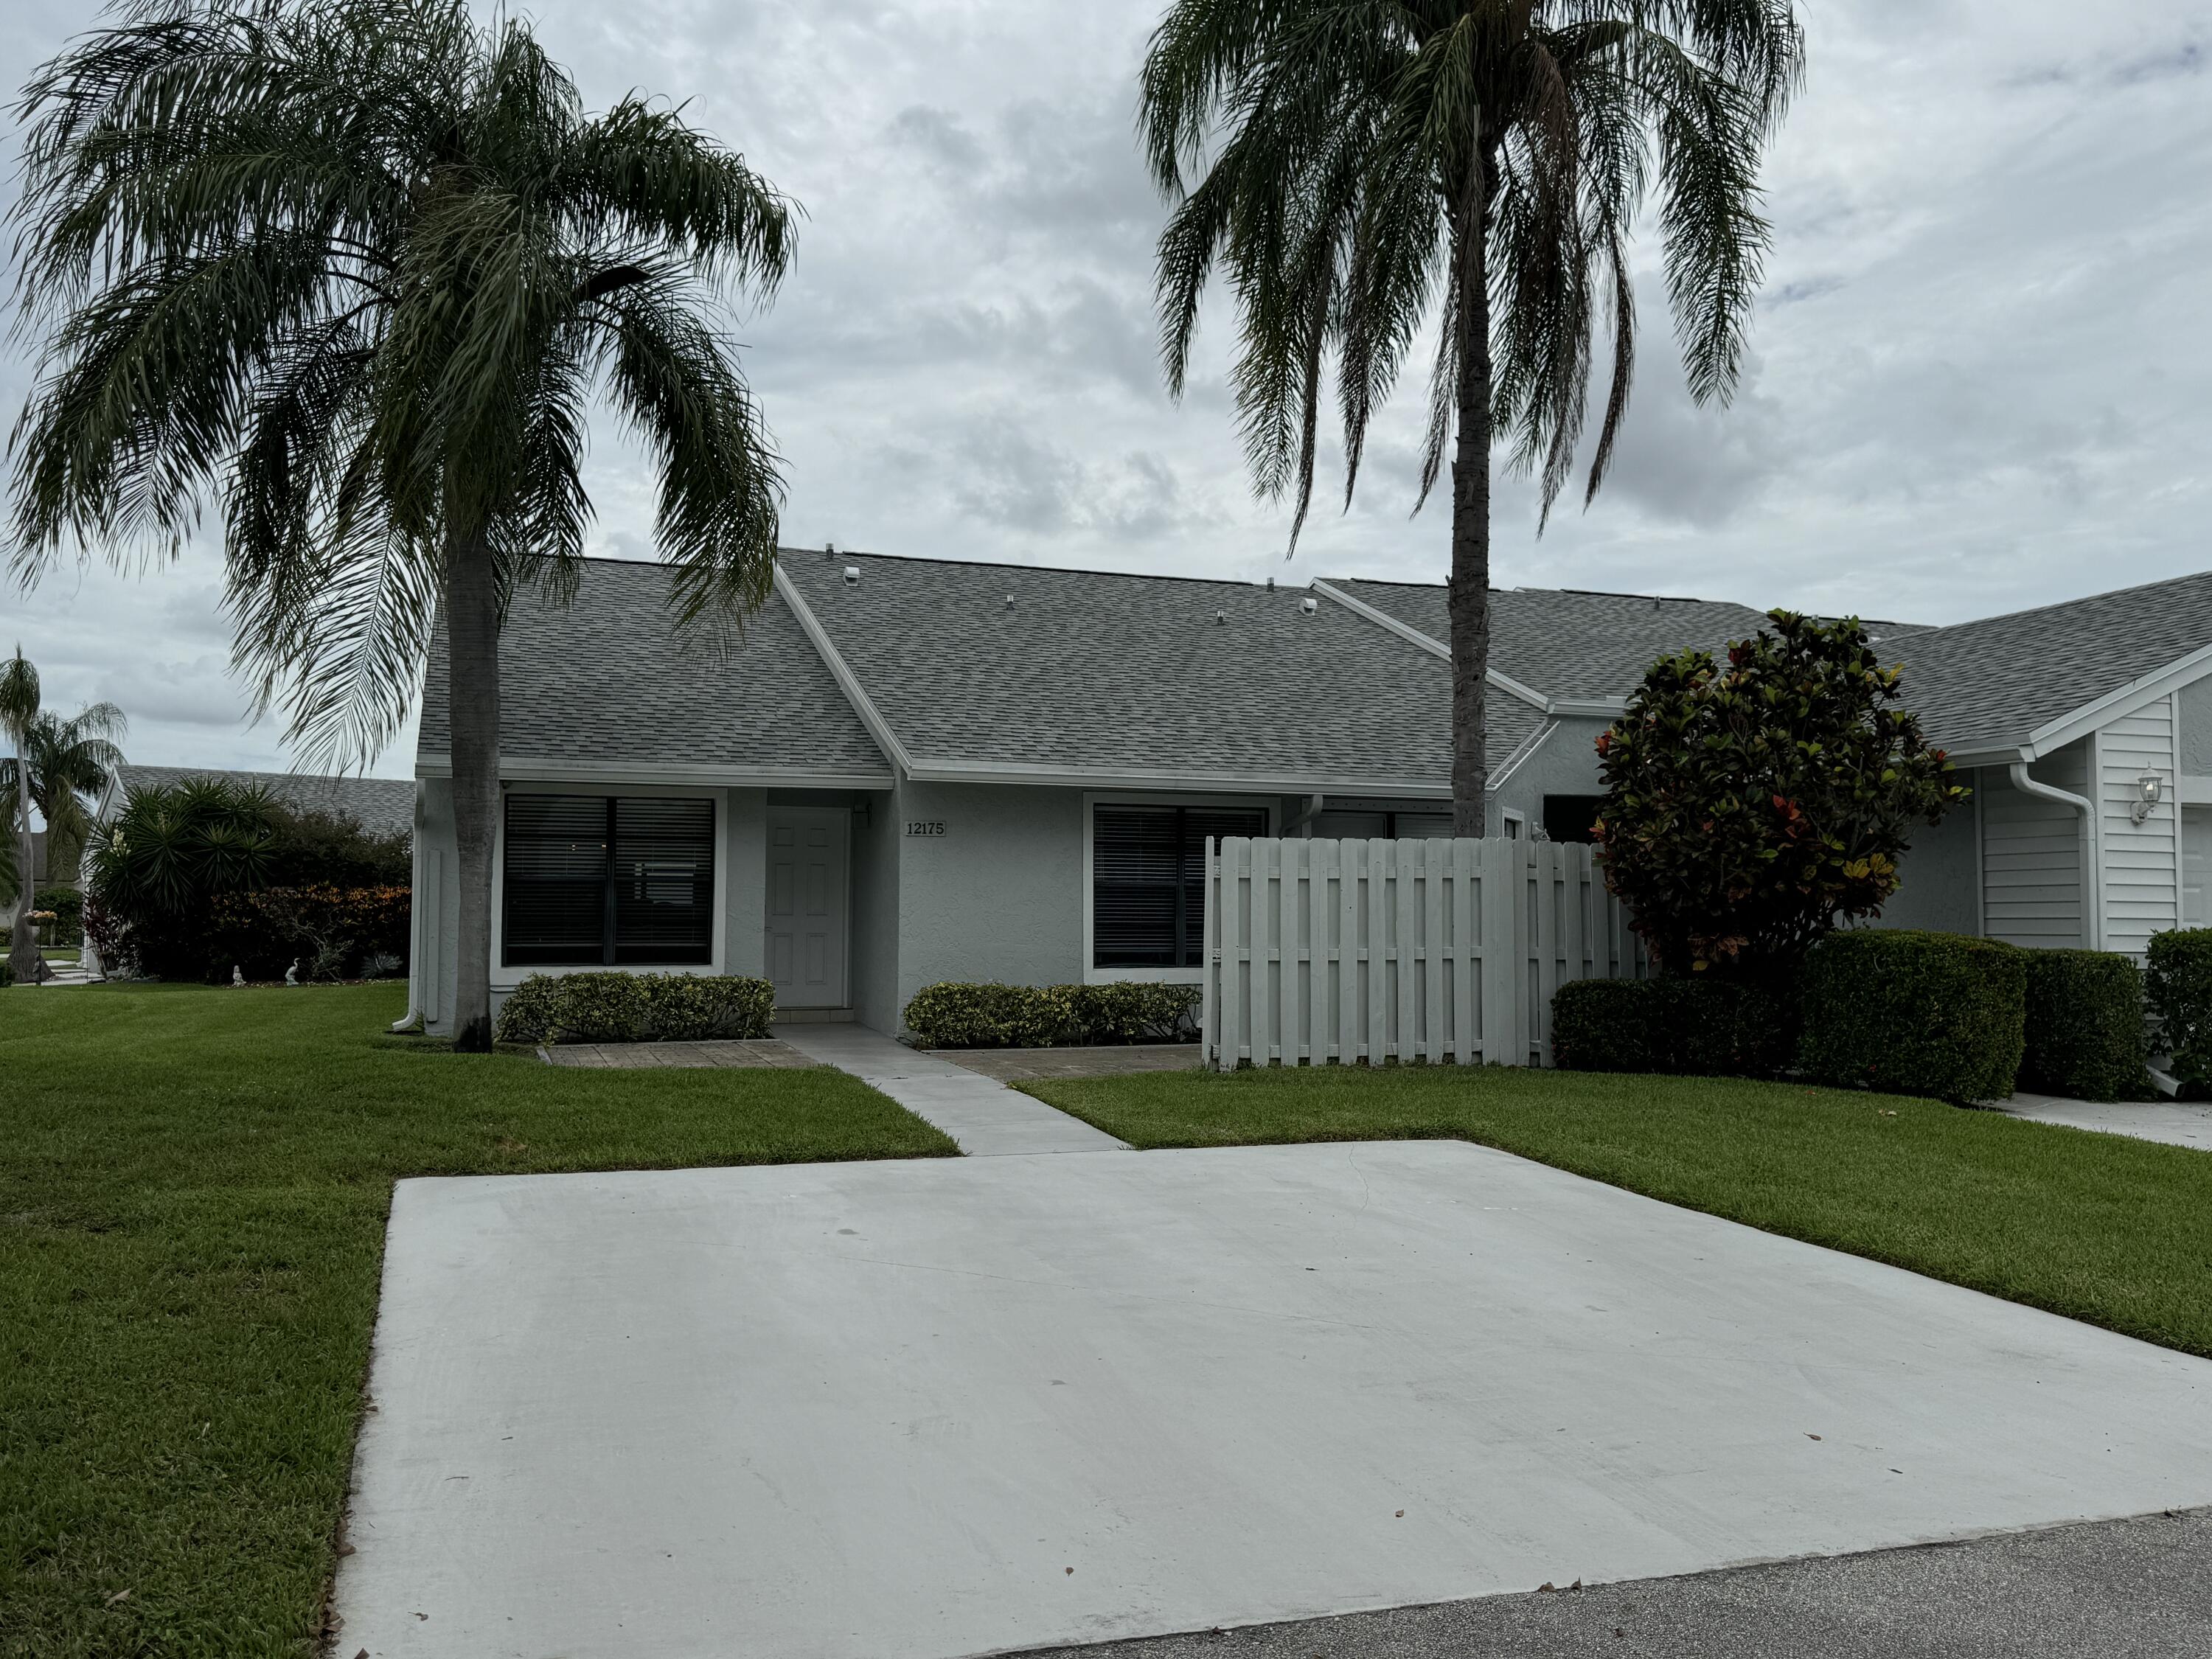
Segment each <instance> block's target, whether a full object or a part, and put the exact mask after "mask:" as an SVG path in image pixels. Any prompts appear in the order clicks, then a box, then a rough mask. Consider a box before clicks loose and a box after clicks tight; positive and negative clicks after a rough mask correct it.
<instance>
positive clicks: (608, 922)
mask: <svg viewBox="0 0 2212 1659" xmlns="http://www.w3.org/2000/svg"><path fill="white" fill-rule="evenodd" d="M506 872H507V880H506V889H505V892H504V894H503V902H502V907H501V908H502V916H503V920H504V927H503V928H502V930H501V931H502V934H503V938H502V941H501V960H502V961H504V962H506V963H509V964H511V965H513V966H516V967H529V966H540V967H553V966H579V965H583V964H588V963H599V964H602V965H605V964H612V963H637V964H643V963H665V964H667V965H670V966H678V965H684V964H689V963H703V962H708V961H711V960H713V957H714V802H712V801H710V800H658V799H627V798H624V799H617V798H615V797H612V796H606V795H510V796H508V797H507V844H506Z"/></svg>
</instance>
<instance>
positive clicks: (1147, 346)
mask: <svg viewBox="0 0 2212 1659" xmlns="http://www.w3.org/2000/svg"><path fill="white" fill-rule="evenodd" d="M1163 6H1164V0H1085V3H1082V4H1073V3H1068V0H712V3H708V0H697V3H690V0H619V3H617V0H542V3H539V4H538V5H536V6H534V7H532V8H529V9H530V11H531V12H532V15H534V16H535V17H536V18H537V19H538V25H539V31H540V34H541V37H542V38H543V39H544V41H545V42H546V43H547V44H548V46H550V49H551V50H552V52H554V53H555V55H556V56H557V57H558V58H561V59H562V61H564V62H566V63H567V64H569V65H571V66H572V67H573V69H574V71H575V73H576V76H577V78H578V80H579V82H580V84H581V85H582V87H583V89H584V93H585V95H586V100H588V101H589V102H590V103H592V105H593V106H603V105H604V104H605V103H606V102H608V101H609V100H611V99H613V98H614V97H616V96H617V95H619V94H622V93H623V92H624V91H627V90H629V88H643V89H645V90H647V91H649V92H653V93H655V94H664V95H666V96H668V97H671V98H675V99H688V100H690V112H691V114H692V116H693V118H695V119H696V120H697V121H698V122H699V123H701V124H702V125H705V126H706V127H708V128H709V129H710V130H712V131H714V133H716V134H717V135H718V136H719V137H720V138H721V139H723V140H724V142H726V143H729V144H731V145H732V146H733V147H734V148H737V149H741V150H743V151H744V153H745V154H746V155H747V156H748V158H749V159H750V161H752V162H753V163H754V165H755V166H757V167H759V168H760V169H761V170H762V171H763V173H766V174H767V175H768V176H769V178H770V179H773V180H774V181H775V183H776V184H778V185H780V186H781V187H782V188H783V189H785V190H786V191H788V192H789V193H791V194H792V195H793V196H794V197H797V198H798V199H799V202H800V203H801V204H803V205H804V207H805V211H806V221H805V228H804V230H803V233H802V235H801V238H800V242H799V258H798V263H797V265H796V268H795V270H794V271H793V275H792V277H791V279H790V281H789V283H787V287H786V289H785V290H784V292H783V294H782V295H781V299H780V300H779V301H777V303H776V305H775V307H774V308H773V309H772V310H770V311H769V312H767V313H763V314H761V315H758V316H756V317H752V318H749V319H746V321H745V324H744V328H743V331H742V335H743V338H744V341H745V342H746V343H747V348H748V349H747V362H748V367H749V372H750V374H751V376H752V378H753V380H754V383H755V385H756V386H757V389H758V391H759V392H760V394H761V396H762V398H763V403H764V404H765V407H766V410H767V412H768V415H769V419H770V422H771V423H772V425H773V428H774V430H775V435H776V438H777V440H778V441H779V444H780V446H781V448H782V450H783V452H784V453H785V455H786V457H787V462H788V471H789V477H790V483H791V495H790V501H789V506H788V508H787V513H786V516H785V520H784V527H785V539H786V541H787V543H789V544H800V545H820V544H822V543H823V542H824V541H825V540H827V541H832V542H835V543H836V544H838V545H840V546H845V547H855V548H861V549H866V550H872V551H878V552H884V553H910V554H925V555H931V556H945V557H955V558H975V559H990V560H1003V561H1010V562H1021V563H1048V564H1060V565H1073V566H1085V567H1094V568H1110V569H1122V570H1144V571H1167V572H1176V573H1182V574H1209V575H1218V576H1224V577H1231V578H1238V579H1250V580H1257V579H1259V578H1261V577H1263V576H1266V575H1270V574H1273V575H1277V576H1279V577H1286V578H1289V579H1292V580H1304V579H1305V578H1306V577H1308V576H1310V575H1316V574H1332V573H1335V574H1358V575H1378V576H1394V577H1400V578H1405V579H1412V580H1441V579H1442V576H1443V571H1444V568H1445V563H1446V556H1447V555H1446V536H1447V531H1448V521H1447V516H1446V514H1445V513H1443V512H1442V511H1440V510H1438V507H1440V506H1441V505H1442V503H1441V501H1439V502H1438V503H1436V504H1432V506H1431V509H1430V510H1429V511H1427V512H1425V513H1423V514H1421V516H1419V518H1415V519H1412V520H1409V519H1408V517H1407V513H1408V511H1409V509H1410V507H1412V504H1413V495H1412V482H1411V481H1412V479H1413V476H1414V473H1415V470H1416V462H1415V447H1416V443H1417V441H1418V434H1419V401H1420V399H1419V392H1420V387H1419V386H1418V385H1409V386H1407V388H1406V390H1405V391H1404V392H1401V395H1400V398H1399V400H1398V403H1397V405H1396V407H1395V408H1394V409H1393V410H1391V411H1390V413H1389V416H1388V417H1387V418H1386V420H1385V421H1384V422H1383V425H1382V428H1380V430H1379V431H1378V432H1377V434H1376V439H1375V441H1373V443H1372V446H1371V448H1370V455H1371V457H1372V459H1371V460H1370V464H1369V467H1368V470H1367V471H1366V473H1365V475H1364V478H1363V482H1362V486H1361V493H1360V497H1359V499H1358V501H1357V502H1356V503H1355V504H1354V506H1353V507H1352V511H1351V512H1350V513H1348V514H1345V515H1342V516H1339V515H1337V514H1336V513H1334V510H1333V509H1332V510H1328V511H1325V512H1321V513H1317V514H1316V519H1315V520H1314V522H1313V523H1312V525H1311V526H1310V528H1309V530H1308V532H1307V533H1306V538H1305V539H1304V541H1303V542H1302V543H1301V544H1300V547H1299V550H1298V553H1297V559H1296V562H1294V563H1292V564H1291V565H1290V566H1288V567H1285V565H1284V563H1283V545H1284V538H1285V530H1286V526H1287V516H1286V514H1285V511H1284V510H1283V509H1282V508H1281V507H1279V506H1277V505H1275V504H1271V503H1267V502H1262V501H1255V499H1254V498H1253V496H1252V493H1251V490H1250V488H1249V483H1248V481H1247V477H1246V475H1245V473H1244V472H1243V468H1242V465H1241V461H1240V457H1239V451H1238V448H1237V442H1236V438H1235V434H1234V431H1233V428H1232V427H1231V420H1230V416H1229V410H1228V407H1227V403H1226V398H1225V392H1224V390H1223V386H1222V378H1221V369H1222V366H1223V363H1224V362H1225V356H1226V353H1225V346H1226V344H1227V343H1228V333H1227V322H1228V318H1229V313H1228V311H1227V308H1226V307H1215V308H1213V309H1212V310H1211V311H1210V312H1209V313H1208V318H1207V320H1208V323H1209V324H1210V328H1209V330H1208V331H1207V333H1206V341H1207V343H1208V345H1209V347H1210V348H1211V349H1210V350H1209V353H1208V355H1207V356H1206V360H1205V362H1204V364H1203V365H1202V371H1203V372H1202V374H1201V375H1200V379H1199V381H1198V383H1197V384H1196V385H1194V386H1193V388H1192V390H1191V392H1190V393H1189V395H1188V397H1187V398H1185V400H1184V402H1183V403H1182V405H1181V406H1180V407H1178V406H1176V405H1175V404H1171V403H1170V401H1169V399H1168V398H1167V397H1166V395H1165V394H1164V391H1163V389H1162V386H1161V381H1160V376H1159V372H1158V362H1157V359H1156V356H1155V354H1154V349H1153V338H1154V331H1153V324H1152V316H1151V313H1150V309H1149V304H1150V298H1151V262H1152V245H1153V240H1154V238H1155V237H1156V235H1157V234H1158V229H1159V227H1160V223H1161V221H1162V216H1163V210H1162V208H1161V205H1160V204H1159V203H1158V200H1157V199H1156V198H1155V197H1154V196H1153V194H1152V191H1151V188H1150V186H1149V185H1148V183H1147V181H1146V177H1145V175H1144V173H1143V170H1142V168H1141V167H1140V165H1139V159H1138V155H1137V151H1136V149H1135V145H1134V143H1133V138H1132V131H1133V127H1132V115H1133V76H1134V73H1135V70H1136V68H1137V65H1138V64H1139V60H1140V58H1141V57H1142V54H1143V52H1144V47H1145V42H1146V36H1147V34H1148V33H1149V32H1150V30H1151V28H1152V26H1153V24H1154V23H1155V22H1156V21H1157V20H1158V15H1159V14H1160V12H1161V10H1162V9H1163ZM4 12H5V15H4V17H0V63H4V64H9V65H11V66H21V65H27V64H31V63H33V62H35V61H37V60H38V59H40V58H44V57H46V55H48V54H49V53H51V52H52V51H53V50H54V49H55V48H56V47H58V46H59V45H60V44H61V43H62V42H63V41H64V40H65V39H66V38H67V37H68V36H69V35H70V33H73V32H75V31H77V30H80V29H82V28H83V27H87V26H88V24H89V23H90V21H92V19H93V18H94V15H95V8H94V6H93V5H91V4H72V3H63V0H11V3H10V4H9V5H8V6H7V7H6V8H4ZM1801 12H1802V16H1803V17H1804V19H1805V21H1806V24H1807V28H1808V37H1809V59H1810V74H1809V78H1808V86H1807V89H1806V91H1805V94H1804V95H1803V97H1802V100H1800V102H1799V103H1798V104H1797V106H1796V108H1795V110H1794V112H1793V113H1792V115H1791V117H1790V124H1789V127H1788V130H1787V131H1786V133H1785V135H1784V137H1783V139H1782V142H1781V143H1780V145H1779V146H1778V149H1777V150H1776V152H1775V154H1774V155H1773V156H1772V159H1771V166H1770V168H1769V171H1768V174H1767V179H1768V184H1769V189H1770V210H1771V217H1772V219H1773V222H1774V225H1775V232H1776V247H1775V253H1774V258H1773V259H1772V262H1771V268H1770V270H1769V277H1768V283H1767V288H1766V293H1765V299H1764V301H1763V302H1762V305H1761V307H1760V310H1759V319H1758V322H1757V326H1756V332H1755V339H1754V349H1753V356H1752V359H1751V361H1750V363H1749V365H1748V368H1747V374H1746V377H1745V383H1744V386H1743V389H1742V392H1741V395H1740V396H1739V397H1738V398H1737V399H1736V400H1735V404H1734V405H1733V407H1731V408H1729V409H1728V410H1699V409H1697V408H1695V407H1693V406H1692V404H1691V403H1690V402H1689V400H1688V398H1687V397H1686V394H1685V393H1684V392H1683V391H1682V387H1681V378H1680V371H1679V368H1677V367H1676V366H1675V364H1674V361H1673V360H1672V357H1671V355H1670V353H1671V348H1670V346H1669V345H1668V331H1667V329H1666V328H1665V326H1664V324H1663V319H1662V314H1661V312H1660V306H1659V301H1658V297H1657V295H1656V289H1653V288H1651V287H1650V284H1649V283H1648V282H1647V283H1646V284H1645V285H1644V287H1645V299H1646V302H1647V310H1646V321H1647V326H1646V329H1645V340H1646V355H1645V356H1644V359H1643V360H1642V361H1641V362H1639V364H1638V393H1637V398H1636V403H1635V405H1634V407H1633V409H1632V413H1631V416H1630V419H1629V422H1628V427H1627V430H1626V437H1625V439H1624V441H1623V443H1622V447H1621V451H1620V462H1619V465H1618V467H1617V469H1616V471H1615V473H1614V475H1613V480H1612V482H1611V483H1609V484H1608V486H1607V489H1606V491H1605V493H1604V495H1602V496H1601V498H1600V499H1599V501H1598V503H1597V505H1596V506H1595V507H1594V508H1592V509H1591V510H1590V511H1589V513H1579V512H1569V513H1564V514H1562V516H1561V517H1560V518H1559V519H1558V520H1555V521H1554V523H1553V526H1552V528H1551V530H1550V531H1549V532H1547V534H1546V535H1544V536H1543V537H1542V538H1541V539H1540V538H1538V536H1537V535H1536V533H1535V532H1536V524H1535V517H1534V504H1533V500H1532V498H1531V495H1530V493H1529V490H1528V487H1527V486H1526V485H1525V484H1524V483H1519V482H1516V481H1507V480H1502V481H1501V483H1500V492H1501V493H1500V495H1499V496H1498V501H1499V506H1498V520H1497V526H1496V538H1495V555H1494V556H1495V560H1496V567H1497V578H1496V579H1497V580H1498V583H1499V585H1501V586H1516V585H1525V586H1577V587H1595V588H1606V589H1614V590H1627V591H1634V592H1668V593H1688V594H1697V595H1701V596H1705V597H1711V598H1726V599H1738V600H1741V601H1744V602H1746V603H1750V604H1754V605H1762V606H1763V605H1778V604H1789V605H1799V606H1803V607H1806V608H1809V609H1818V610H1821V611H1859V612H1861V613H1863V614H1866V615H1872V616H1889V617H1905V618H1910V619H1913V620H1921V621H1928V622H1948V621H1954V620H1959V619H1962V618H1965V617H1973V616H1978V615H1984V614H1987V613H1990V612H1992V611H2006V610H2013V609H2017V608H2019V607H2021V606H2024V605H2034V604H2039V603H2042V602H2045V601H2048V600H2051V599H2063V598H2066V597H2069V596H2072V595H2075V594H2080V593H2085V592H2094V591H2097V590H2099V589H2103V588H2108V587H2114V586H2124V585H2126V584H2129V583H2132V582H2138V581H2148V580H2157V579H2159V578H2161V577H2166V576H2171V575H2175V574H2180V573H2183V572H2185V571H2191V570H2197V569H2200V568H2206V567H2207V566H2212V546H2208V543H2207V535H2206V526H2207V525H2208V522H2212V459H2208V458H2212V331H2208V328H2207V321H2206V319H2207V312H2208V304H2209V303H2212V186H2208V184H2207V180H2208V179H2212V95H2208V94H2212V0H2105V3H2103V4H2101V5H2100V6H2098V7H2094V8H2085V7H2083V6H2081V4H2080V3H2079V0H1801ZM17 72H18V73H20V72H21V70H17ZM9 142H10V144H11V147H12V143H13V140H12V135H11V137H10V140H9ZM9 188H10V189H12V185H10V186H9ZM1641 258H1642V261H1643V264H1644V267H1645V268H1646V270H1647V272H1649V271H1650V270H1656V262H1657V258H1658V249H1657V247H1656V245H1653V244H1651V243H1649V242H1647V243H1646V245H1645V246H1644V247H1643V248H1642V249H1641ZM29 374H30V366H29V363H28V362H27V359H26V357H25V356H24V355H23V354H22V353H21V351H20V350H19V351H17V352H16V353H15V355H13V356H8V355H0V404H4V405H5V408H6V410H7V412H8V416H9V421H10V422H12V420H13V415H14V411H15V409H17V408H18V407H20V405H21V401H22V398H23V395H24V392H25V391H26V389H27V385H28V380H29ZM590 483H591V488H592V494H593V496H594V499H595V500H596V501H597V504H598V507H599V522H598V526H597V528H596V531H595V541H596V544H597V546H598V547H599V550H605V551H609V552H614V553H619V554H623V555H626V556H649V553H650V548H651V541H650V529H651V522H650V512H651V498H650V493H649V489H648V488H647V481H646V478H645V476H644V474H643V472H642V470H641V467H640V465H639V462H638V458H637V456H636V455H635V453H632V452H630V451H629V450H628V449H627V448H626V447H624V446H623V443H622V442H621V441H619V440H618V438H617V436H616V435H615V434H614V433H612V432H611V430H609V431H606V432H605V433H604V434H603V435H602V437H601V439H600V441H599V443H598V447H597V448H596V449H595V451H594V454H593V459H592V476H591V479H590ZM220 570H221V553H220V549H219V547H217V546H216V545H214V544H212V543H210V544H208V545H206V546H204V547H202V548H200V549H197V550H195V551H194V552H193V553H191V555H190V556H187V557H186V558H185V560H184V561H182V562H180V563H179V564H178V565H177V566H175V567H173V568H168V569H166V570H163V571H161V572H158V573H155V574H152V575H149V576H146V577H143V578H129V577H122V576H118V575H116V574H111V573H109V572H107V571H106V570H104V569H102V568H91V569H87V570H82V571H80V570H77V569H75V568H62V569H58V570H56V571H54V572H52V574H49V575H48V576H47V577H46V580H44V581H43V582H42V583H41V584H40V586H38V587H37V588H36V589H35V590H34V591H32V592H27V593H26V592H20V591H17V590H15V589H13V588H0V623H4V624H5V627H4V630H0V631H4V634H5V636H6V637H5V639H4V640H0V647H4V645H5V644H7V643H9V642H12V641H14V640H15V639H16V638H19V637H20V638H21V641H22V643H23V645H24V647H25V649H26V650H27V652H28V653H30V654H31V655H32V656H33V659H35V660H36V661H37V662H38V664H39V665H40V669H41V670H42V671H43V673H44V675H45V678H46V687H47V696H48V701H49V702H50V703H51V704H55V705H60V706H64V707H73V706H74V705H75V704H76V703H77V702H82V701H83V700H85V699H88V698H93V697H109V698H112V699H114V700H115V701H117V702H120V703H121V704H122V705H123V706H124V708H125V710H126V711H127V712H128V714H129V715H130V717H131V742H130V744H129V745H128V747H129V750H130V752H131V755H132V756H133V757H134V758H137V759H139V760H143V761H147V762H162V763H197V764H229V765H240V766H257V767H283V766H286V765H288V764H289V761H288V758H287V757H286V754H285V751H284V748H283V740H282V738H283V734H282V732H281V731H279V730H277V729H276V727H275V726H273V725H271V724H270V723H267V722H264V723H263V724H262V725H259V726H248V725H247V724H246V721H245V719H244V714H245V699H244V697H243V696H242V694H241V692H240V689H239V687H238V685H237V684H235V683H234V681H233V680H232V679H231V678H230V677H229V675H228V640H229V635H228V626H227V623H226V620H225V618H224V617H223V616H222V612H221V610H220V594H221V581H220ZM411 760H412V733H411V731H410V732H409V733H408V734H407V735H406V736H405V737H404V738H402V739H401V740H400V741H399V742H398V743H397V744H394V745H393V746H392V748H391V749H390V750H387V751H386V752H385V753H384V754H383V755H382V756H380V757H377V758H376V759H375V760H374V763H372V765H371V769H372V770H374V771H376V772H380V773H385V774H390V775H404V774H406V773H407V772H408V771H409V770H410V766H411Z"/></svg>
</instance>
